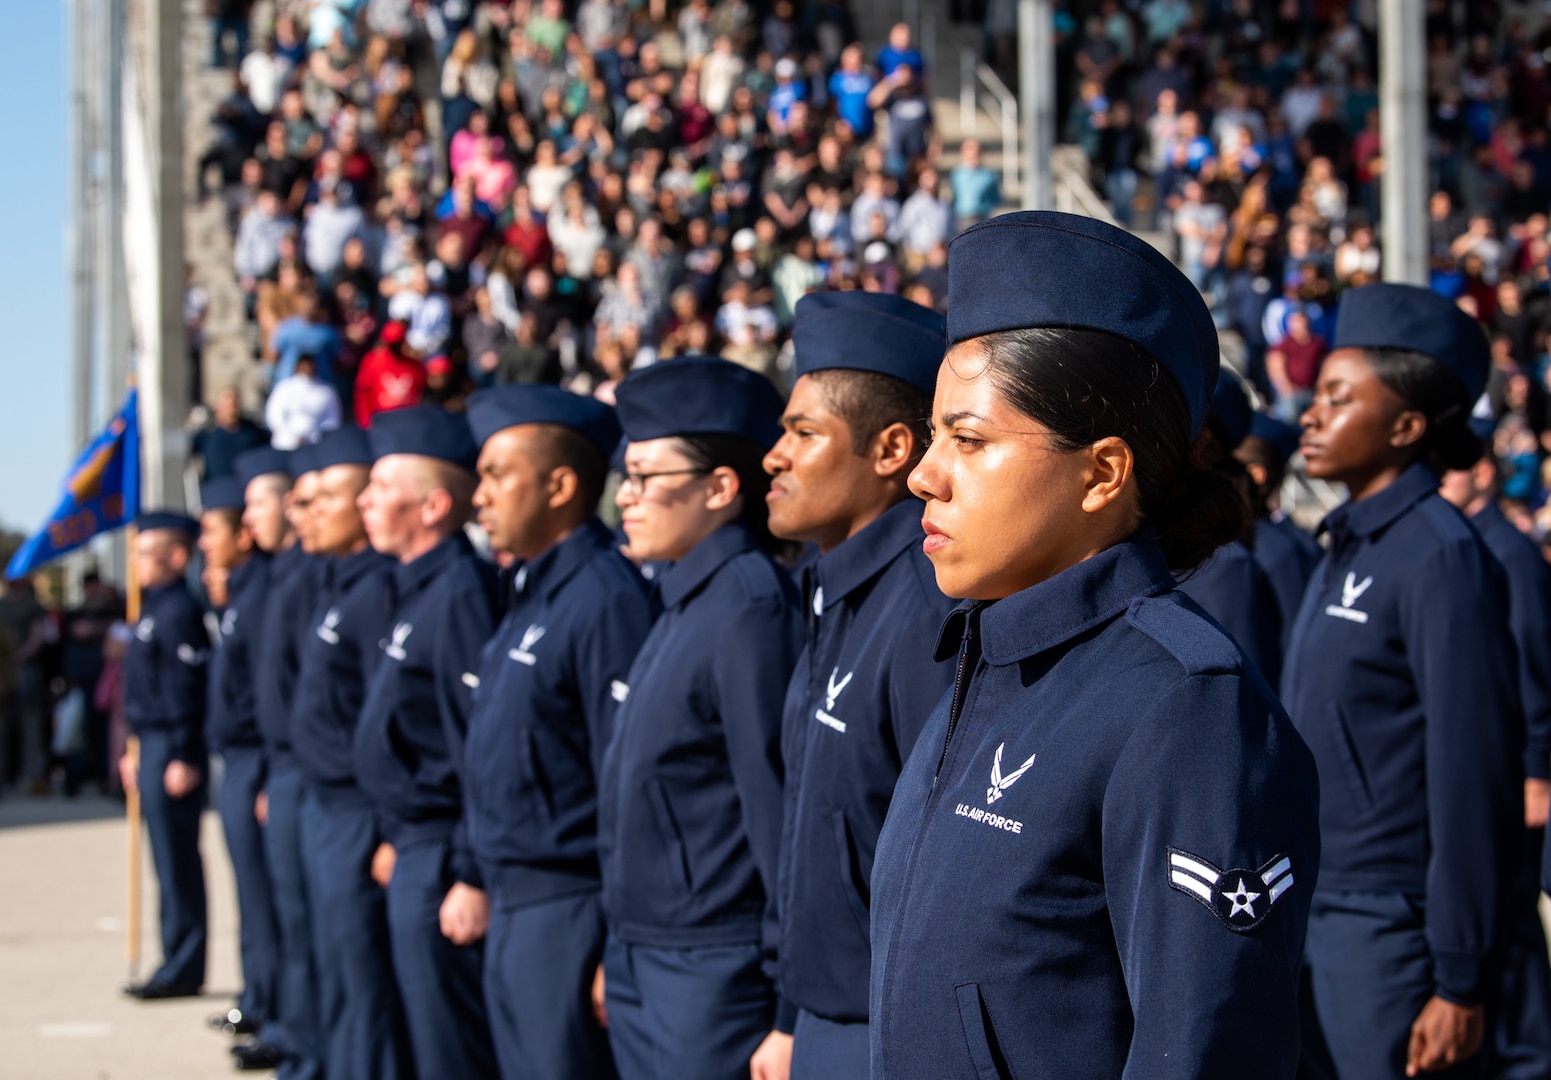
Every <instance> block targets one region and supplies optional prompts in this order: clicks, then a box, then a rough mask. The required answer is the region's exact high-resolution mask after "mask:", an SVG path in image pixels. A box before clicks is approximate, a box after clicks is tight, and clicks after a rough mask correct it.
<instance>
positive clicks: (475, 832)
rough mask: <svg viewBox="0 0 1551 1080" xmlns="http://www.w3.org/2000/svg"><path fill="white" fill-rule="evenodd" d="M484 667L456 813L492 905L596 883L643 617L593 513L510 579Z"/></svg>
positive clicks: (643, 591)
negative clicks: (602, 814) (611, 769)
mask: <svg viewBox="0 0 1551 1080" xmlns="http://www.w3.org/2000/svg"><path fill="white" fill-rule="evenodd" d="M509 605H510V606H509V607H508V608H507V612H506V615H505V617H504V618H503V619H502V621H501V625H500V627H499V628H498V629H497V630H496V634H495V636H494V637H492V638H491V639H490V641H489V643H488V644H487V645H486V646H485V651H484V655H483V656H482V657H481V658H480V661H479V669H478V671H479V673H478V676H477V683H478V685H477V687H476V689H475V691H474V711H473V714H472V715H471V716H470V718H469V730H468V744H467V746H466V747H465V748H464V757H465V765H464V770H463V776H464V791H463V819H464V823H465V827H466V830H467V834H468V840H469V843H470V846H471V847H472V848H473V851H474V856H475V858H476V859H477V860H478V862H479V868H480V873H481V874H482V876H483V877H484V881H485V887H486V888H487V889H488V890H489V891H490V894H491V900H492V901H493V902H494V903H496V904H499V905H503V906H517V905H519V904H529V903H536V902H538V901H540V900H548V899H552V898H554V897H557V896H564V895H566V894H567V893H574V892H579V891H582V890H586V889H596V888H598V885H599V870H598V783H597V776H598V771H599V769H600V768H601V766H602V760H603V748H604V747H605V746H607V745H608V738H609V732H610V731H612V730H613V724H614V713H615V710H617V709H618V708H619V703H620V702H621V701H622V700H624V698H625V696H626V693H627V690H626V687H627V685H628V684H627V682H626V680H627V679H628V678H629V675H630V665H631V663H632V662H633V661H634V660H635V656H636V653H637V651H638V650H639V649H640V648H641V642H643V641H645V640H646V633H647V631H648V630H649V629H650V628H651V625H652V608H651V599H650V596H649V595H648V592H647V586H646V582H645V581H643V580H642V579H641V575H640V574H639V573H637V572H636V568H635V567H634V566H632V565H631V564H630V562H629V560H628V559H626V558H625V557H624V556H623V555H621V554H620V553H619V551H618V550H617V549H616V548H615V545H614V537H613V535H612V534H611V533H610V532H609V530H608V529H607V528H606V527H604V525H603V523H602V522H600V521H598V520H597V519H596V518H594V519H593V520H591V521H588V522H587V523H585V524H584V525H582V526H581V527H579V528H578V529H576V531H574V532H573V533H571V535H569V536H567V537H566V538H565V539H564V540H562V541H560V542H559V543H558V544H555V545H554V546H553V547H551V548H550V549H549V550H548V551H546V552H544V554H542V555H540V556H539V557H538V558H537V559H534V560H533V561H532V562H530V563H528V564H527V565H525V566H524V567H523V568H522V569H521V570H519V571H518V572H517V574H516V575H515V577H514V578H513V580H512V590H511V600H510V601H509Z"/></svg>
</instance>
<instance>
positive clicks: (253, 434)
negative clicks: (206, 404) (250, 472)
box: [190, 387, 269, 480]
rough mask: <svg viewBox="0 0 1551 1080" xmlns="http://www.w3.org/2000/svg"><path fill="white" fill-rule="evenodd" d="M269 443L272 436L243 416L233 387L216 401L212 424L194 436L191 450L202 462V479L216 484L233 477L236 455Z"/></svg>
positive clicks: (217, 397)
mask: <svg viewBox="0 0 1551 1080" xmlns="http://www.w3.org/2000/svg"><path fill="white" fill-rule="evenodd" d="M268 441H269V432H267V431H265V430H264V429H263V428H262V427H260V426H259V425H258V424H255V423H254V422H253V421H252V420H249V419H248V418H247V417H245V416H243V415H242V398H241V397H240V396H239V395H238V393H237V391H236V390H235V389H233V388H231V387H227V388H226V389H225V390H222V391H221V392H220V393H219V394H217V395H216V397H215V409H214V410H213V411H212V413H211V417H210V423H209V424H208V426H206V427H202V428H200V429H199V430H198V431H196V432H195V433H194V437H193V440H192V444H191V446H190V450H191V451H192V452H193V453H194V454H195V456H197V457H198V458H199V460H200V465H201V468H200V475H201V477H202V478H203V479H205V480H215V479H217V478H219V477H222V476H231V475H233V473H234V463H235V462H236V460H237V455H239V454H241V453H242V452H243V451H244V450H251V449H253V448H254V447H255V446H263V445H264V444H265V443H267V442H268Z"/></svg>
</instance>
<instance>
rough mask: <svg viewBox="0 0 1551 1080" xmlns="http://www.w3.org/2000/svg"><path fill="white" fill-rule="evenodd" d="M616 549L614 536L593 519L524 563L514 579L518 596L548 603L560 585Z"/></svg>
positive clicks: (513, 583) (601, 523)
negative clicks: (604, 554) (590, 560)
mask: <svg viewBox="0 0 1551 1080" xmlns="http://www.w3.org/2000/svg"><path fill="white" fill-rule="evenodd" d="M613 546H614V534H613V533H611V532H609V530H608V527H607V526H605V525H604V524H603V522H601V521H599V520H598V519H597V518H589V519H588V520H587V521H584V522H583V523H582V524H581V525H579V526H578V527H577V528H575V529H573V530H572V531H571V534H570V535H569V536H567V537H566V538H565V539H564V540H562V541H560V542H559V543H558V544H551V545H550V546H549V549H548V550H547V551H545V552H544V554H542V555H540V556H539V557H538V558H536V559H534V560H533V561H532V562H530V563H526V564H524V565H523V566H522V567H521V568H520V569H518V571H517V573H516V574H515V575H514V576H513V579H512V588H513V591H514V592H516V594H517V595H518V596H536V597H538V598H540V599H545V600H547V599H548V598H549V597H551V596H553V595H554V594H555V592H556V591H557V590H559V588H560V586H562V585H564V584H565V583H566V582H567V581H569V580H571V577H572V575H573V574H575V573H576V572H577V571H578V570H580V569H581V568H582V566H583V565H584V564H585V563H586V562H587V560H588V559H591V558H592V557H593V556H594V555H596V554H598V552H600V551H607V550H608V549H609V548H611V547H613Z"/></svg>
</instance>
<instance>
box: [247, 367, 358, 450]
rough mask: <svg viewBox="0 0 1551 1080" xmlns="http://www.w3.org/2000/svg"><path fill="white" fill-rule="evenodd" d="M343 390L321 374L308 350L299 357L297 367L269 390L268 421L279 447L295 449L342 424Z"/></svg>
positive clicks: (271, 440) (273, 442)
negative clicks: (330, 383) (339, 390)
mask: <svg viewBox="0 0 1551 1080" xmlns="http://www.w3.org/2000/svg"><path fill="white" fill-rule="evenodd" d="M340 419H341V417H340V408H339V393H338V391H336V390H335V389H334V388H333V387H332V386H330V385H329V384H328V383H326V382H324V381H323V380H322V379H321V378H320V377H319V375H318V362H317V360H316V359H314V358H313V357H312V356H311V355H310V354H308V353H302V354H301V355H300V356H298V357H297V358H296V366H295V370H294V371H293V372H292V374H291V375H289V376H288V377H286V378H284V379H281V380H280V381H279V382H278V383H276V384H275V387H274V389H273V390H271V391H270V392H269V401H268V403H266V404H265V406H264V422H265V423H266V424H268V425H269V430H270V432H271V435H270V442H271V443H272V444H273V446H274V447H275V449H277V450H295V449H296V448H297V447H298V446H301V445H302V444H303V443H310V442H317V440H318V436H320V435H322V434H323V433H324V432H325V431H332V430H334V429H335V428H337V427H339V424H340Z"/></svg>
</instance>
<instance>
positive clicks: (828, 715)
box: [813, 668, 856, 735]
mask: <svg viewBox="0 0 1551 1080" xmlns="http://www.w3.org/2000/svg"><path fill="white" fill-rule="evenodd" d="M855 674H856V672H854V671H848V672H846V677H845V678H843V679H841V680H840V681H839V682H836V681H835V680H836V679H837V678H839V676H840V669H839V668H836V669H835V670H834V671H832V672H830V673H829V685H828V686H826V687H825V688H824V690H825V692H824V707H823V708H822V709H815V710H814V712H813V718H814V719H815V720H817V721H818V722H819V723H821V724H823V725H824V726H825V727H831V728H834V729H835V730H836V731H838V732H840V733H841V734H842V735H844V734H845V730H846V722H845V721H844V720H840V719H838V718H836V717H835V715H834V714H833V713H832V712H831V710H832V709H834V707H835V699H836V698H838V697H839V696H840V693H841V691H843V690H844V689H845V688H846V687H847V686H850V685H851V676H853V675H855Z"/></svg>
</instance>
